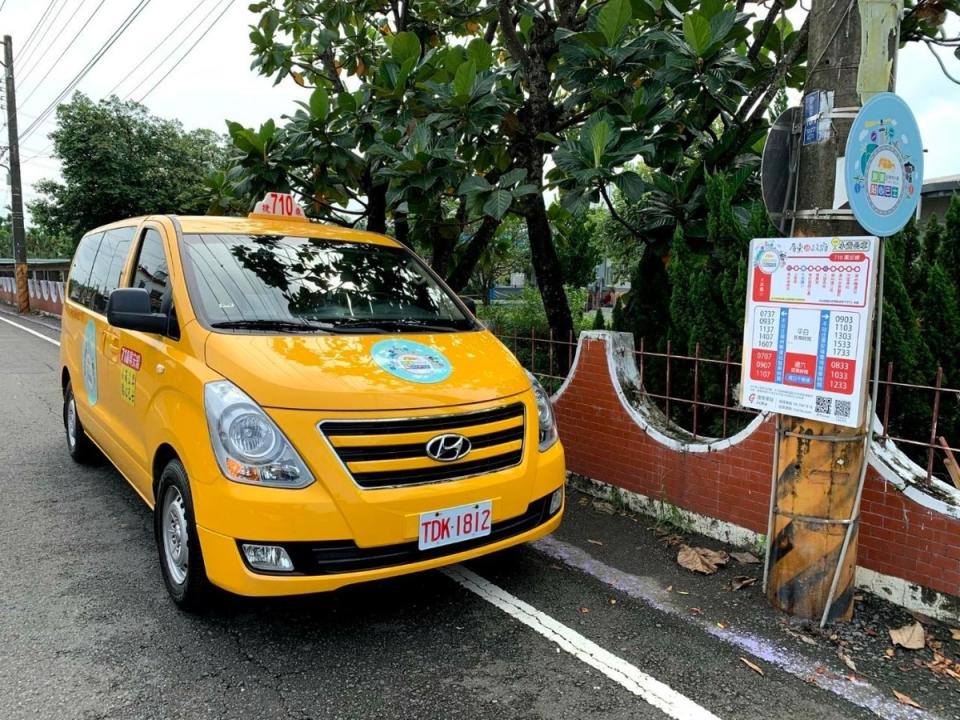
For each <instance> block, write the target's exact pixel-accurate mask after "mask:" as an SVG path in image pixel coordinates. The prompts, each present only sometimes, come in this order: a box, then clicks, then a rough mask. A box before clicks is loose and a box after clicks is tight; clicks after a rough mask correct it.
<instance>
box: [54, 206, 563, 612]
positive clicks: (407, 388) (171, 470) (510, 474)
mask: <svg viewBox="0 0 960 720" xmlns="http://www.w3.org/2000/svg"><path fill="white" fill-rule="evenodd" d="M66 294H67V298H66V300H65V302H64V311H63V325H62V342H61V351H60V364H61V382H62V386H63V397H64V405H63V417H64V426H65V428H66V436H67V445H68V449H69V452H70V454H71V456H72V457H73V458H74V460H76V461H77V462H87V461H90V460H92V459H94V457H95V456H96V455H98V453H99V452H102V454H103V455H105V456H106V457H107V458H108V459H109V460H110V462H112V463H113V464H114V465H115V466H116V467H117V469H118V470H119V471H120V473H121V474H122V475H123V476H124V477H125V478H126V479H127V481H128V482H129V483H130V485H132V486H133V488H134V489H135V490H136V491H137V493H139V494H140V496H141V497H142V498H143V499H144V501H145V502H146V503H147V505H148V506H150V507H151V508H153V512H154V519H155V522H154V525H155V534H156V541H157V547H158V550H159V559H160V567H161V568H162V572H163V577H164V580H165V583H166V586H167V588H168V590H169V591H170V595H171V596H172V597H173V599H174V601H175V602H176V603H177V604H179V605H180V606H182V607H185V608H192V609H198V608H200V607H201V606H202V605H203V604H204V602H205V601H207V600H208V599H209V597H210V593H209V590H210V588H211V585H214V586H217V587H220V588H223V589H225V590H228V591H230V592H234V593H238V594H241V595H251V596H266V595H287V594H296V593H312V592H318V591H325V590H332V589H334V588H338V587H341V586H343V585H346V584H349V583H356V582H362V581H366V580H374V579H379V578H385V577H389V576H393V575H399V574H402V573H409V572H414V571H418V570H425V569H429V568H435V567H439V566H441V565H446V564H450V563H456V562H461V561H463V560H467V559H470V558H473V557H477V556H479V555H483V554H486V553H490V552H493V551H496V550H500V549H503V548H506V547H509V546H511V545H516V544H519V543H523V542H527V541H530V540H533V539H535V538H538V537H541V536H543V535H546V534H547V533H549V532H551V531H552V530H554V529H555V528H556V527H557V525H558V524H559V523H560V518H561V515H562V513H563V504H564V499H563V482H564V458H563V450H562V448H561V446H560V443H559V442H558V439H557V429H556V424H555V422H554V417H553V411H552V409H551V406H550V400H549V397H548V396H547V394H546V393H545V392H544V390H543V388H542V387H540V385H539V384H538V383H537V381H536V380H535V379H534V378H533V377H532V376H531V375H529V374H528V373H526V372H525V371H524V370H523V368H522V367H521V366H520V365H519V364H518V363H517V361H516V359H515V358H514V357H513V356H512V355H511V353H510V352H509V351H508V350H507V349H506V348H505V347H504V346H503V345H502V344H501V343H500V342H499V341H498V340H497V339H496V338H495V337H494V336H493V335H492V334H491V333H490V332H488V331H487V330H486V329H485V328H484V327H483V326H482V325H481V324H480V323H479V322H478V321H477V320H476V319H475V318H474V316H473V314H472V313H471V312H470V310H469V308H468V303H466V304H465V302H464V301H463V300H461V299H459V298H457V297H456V296H455V295H454V294H453V293H452V292H451V291H450V290H449V289H448V288H447V287H446V286H445V285H444V284H443V282H442V281H441V280H440V279H439V278H438V277H437V276H436V275H435V274H434V273H433V272H432V271H431V270H430V269H429V268H428V267H427V266H426V265H425V264H424V263H423V262H422V261H421V260H420V259H419V258H417V256H416V255H414V254H413V253H411V252H410V251H409V250H407V249H406V248H405V247H404V246H403V245H401V244H399V243H397V242H395V241H394V240H392V239H390V238H388V237H384V236H382V235H377V234H373V233H368V232H361V231H355V230H348V229H344V228H339V227H333V226H326V225H320V224H316V223H311V222H309V221H307V220H306V219H305V218H304V217H303V213H302V210H300V209H299V208H298V207H296V205H295V204H294V203H293V202H292V199H291V198H289V196H285V195H280V194H274V193H271V194H269V195H268V197H267V199H266V200H265V201H263V202H261V203H258V205H257V208H256V212H254V213H253V214H251V215H250V216H249V217H247V218H226V217H177V216H152V217H145V218H137V219H132V220H126V221H123V222H117V223H114V224H112V225H107V226H105V227H101V228H98V229H97V230H94V231H92V232H90V233H89V234H87V235H86V236H84V237H83V239H82V240H81V241H80V244H79V246H78V248H77V251H76V255H75V257H74V260H73V265H72V267H71V270H70V277H69V283H68V287H67V293H66Z"/></svg>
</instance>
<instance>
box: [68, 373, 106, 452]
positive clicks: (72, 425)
mask: <svg viewBox="0 0 960 720" xmlns="http://www.w3.org/2000/svg"><path fill="white" fill-rule="evenodd" d="M63 429H64V430H65V431H66V434H67V450H68V451H69V453H70V457H71V458H73V461H74V462H76V463H79V464H81V465H90V464H92V463H93V462H95V461H96V460H97V459H98V456H99V454H100V451H99V450H97V446H96V445H94V444H93V441H92V440H90V438H88V437H87V434H86V433H85V432H84V431H83V425H82V424H81V423H80V416H79V415H78V414H77V398H76V396H75V395H74V394H73V383H71V382H67V387H66V389H65V390H64V391H63Z"/></svg>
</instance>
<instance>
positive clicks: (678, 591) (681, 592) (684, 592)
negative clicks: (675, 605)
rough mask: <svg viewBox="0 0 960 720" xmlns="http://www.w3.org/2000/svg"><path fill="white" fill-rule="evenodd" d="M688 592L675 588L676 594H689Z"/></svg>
mask: <svg viewBox="0 0 960 720" xmlns="http://www.w3.org/2000/svg"><path fill="white" fill-rule="evenodd" d="M689 594H690V593H688V592H687V591H686V590H677V595H689Z"/></svg>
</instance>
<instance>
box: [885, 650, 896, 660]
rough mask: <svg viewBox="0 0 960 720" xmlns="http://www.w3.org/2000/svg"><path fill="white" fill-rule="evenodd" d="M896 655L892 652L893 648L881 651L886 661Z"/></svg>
mask: <svg viewBox="0 0 960 720" xmlns="http://www.w3.org/2000/svg"><path fill="white" fill-rule="evenodd" d="M896 654H897V651H896V650H894V649H893V648H887V649H886V650H884V651H883V656H884V657H885V658H887V659H890V658H892V657H893V656H894V655H896Z"/></svg>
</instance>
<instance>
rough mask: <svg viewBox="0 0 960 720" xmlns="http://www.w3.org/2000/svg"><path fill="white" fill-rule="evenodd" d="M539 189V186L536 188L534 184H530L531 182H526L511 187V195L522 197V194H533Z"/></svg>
mask: <svg viewBox="0 0 960 720" xmlns="http://www.w3.org/2000/svg"><path fill="white" fill-rule="evenodd" d="M539 191H540V188H538V187H537V186H536V185H532V184H531V183H526V184H524V185H517V186H516V187H515V188H514V189H513V196H514V197H515V198H518V197H523V196H524V195H535V194H537V193H538V192H539Z"/></svg>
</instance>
